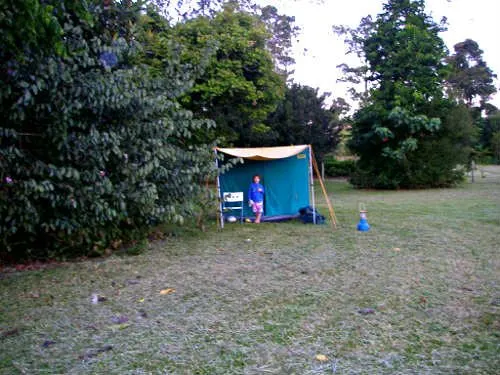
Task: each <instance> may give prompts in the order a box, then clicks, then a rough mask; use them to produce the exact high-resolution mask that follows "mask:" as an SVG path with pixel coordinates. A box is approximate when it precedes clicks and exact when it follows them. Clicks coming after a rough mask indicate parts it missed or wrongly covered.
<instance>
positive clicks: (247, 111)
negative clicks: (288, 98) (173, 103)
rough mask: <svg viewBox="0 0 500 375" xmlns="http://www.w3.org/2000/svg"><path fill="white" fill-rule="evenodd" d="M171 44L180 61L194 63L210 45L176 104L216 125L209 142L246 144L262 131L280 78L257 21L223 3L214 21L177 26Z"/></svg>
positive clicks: (280, 90) (202, 19)
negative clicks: (196, 75)
mask: <svg viewBox="0 0 500 375" xmlns="http://www.w3.org/2000/svg"><path fill="white" fill-rule="evenodd" d="M174 33H175V38H176V41H177V42H178V43H179V44H180V45H182V46H184V47H185V49H184V51H183V60H184V61H185V62H186V63H191V64H194V65H196V64H197V63H198V62H199V61H200V60H201V59H202V56H204V53H205V51H206V49H207V48H208V47H210V46H213V45H214V44H215V46H216V52H215V53H214V54H212V55H211V56H210V58H209V61H208V65H207V67H206V68H205V71H204V73H203V74H202V75H201V76H200V77H199V78H197V79H196V81H195V83H194V86H193V88H192V89H191V90H190V91H189V92H188V94H187V95H185V96H184V98H183V100H182V104H183V105H184V106H185V107H186V108H188V109H189V110H191V111H193V113H195V114H196V115H198V116H203V117H207V118H209V119H212V120H214V121H215V122H216V124H217V128H216V133H215V134H208V135H207V134H205V137H209V139H214V138H215V137H218V136H223V137H224V138H225V141H226V144H234V145H238V146H245V145H250V144H252V143H253V142H255V140H256V139H258V138H259V137H260V135H261V133H265V132H267V131H268V130H269V129H267V128H266V127H265V126H264V125H263V121H264V120H265V119H266V117H267V115H268V114H269V113H270V112H272V111H273V110H274V109H275V108H276V105H277V103H278V101H279V100H280V99H281V98H282V96H283V91H284V86H285V84H284V79H283V78H282V77H281V76H280V75H279V74H278V73H276V72H275V70H274V64H273V59H272V56H271V54H270V52H269V51H268V50H267V49H266V45H267V42H268V40H269V38H270V35H269V34H268V32H267V28H266V25H265V24H264V23H263V22H262V21H261V20H260V19H259V17H257V16H255V15H252V14H250V13H248V12H245V11H239V10H238V9H237V8H235V6H234V5H232V4H229V5H226V6H225V7H224V9H223V11H222V12H220V13H217V14H216V15H215V16H214V18H208V17H198V18H195V19H192V20H188V21H186V22H185V23H182V24H178V25H177V26H176V27H175V30H174Z"/></svg>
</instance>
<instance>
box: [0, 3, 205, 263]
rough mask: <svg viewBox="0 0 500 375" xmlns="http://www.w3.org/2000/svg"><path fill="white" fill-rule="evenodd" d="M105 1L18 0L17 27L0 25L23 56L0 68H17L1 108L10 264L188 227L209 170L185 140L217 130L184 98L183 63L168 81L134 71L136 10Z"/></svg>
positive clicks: (12, 6) (1, 186)
mask: <svg viewBox="0 0 500 375" xmlns="http://www.w3.org/2000/svg"><path fill="white" fill-rule="evenodd" d="M101 5H102V4H101V2H98V3H97V2H96V3H90V2H89V3H87V2H73V1H69V0H67V1H59V0H58V1H55V0H53V1H49V0H44V1H43V2H42V1H37V2H34V1H33V0H19V1H15V2H14V1H12V2H10V3H9V4H7V6H4V7H2V8H0V19H1V20H7V18H9V17H11V18H12V19H9V20H8V21H7V22H11V24H12V25H15V27H14V26H12V27H11V29H8V30H7V31H5V30H4V29H3V28H2V32H4V33H5V34H6V38H5V39H2V43H3V44H4V45H2V48H0V50H1V51H7V50H6V49H5V48H4V46H5V43H7V45H9V43H11V44H16V45H17V48H18V49H17V50H11V49H9V50H8V52H2V55H1V58H2V60H1V61H0V64H2V67H10V69H11V70H10V71H9V70H7V75H8V77H7V78H8V79H6V80H4V81H2V85H3V86H2V100H1V102H0V179H1V182H0V238H1V240H0V241H1V242H0V247H1V249H2V252H1V254H0V256H2V257H7V256H10V257H17V258H21V257H27V256H47V255H49V256H50V255H52V256H53V255H61V256H67V255H74V254H89V252H92V251H94V252H99V251H101V250H102V249H104V248H105V247H106V246H107V245H108V244H109V242H110V241H111V240H113V239H117V238H123V239H126V238H130V236H131V235H133V234H134V233H135V234H137V235H141V234H144V231H145V230H147V228H148V227H149V226H151V225H154V224H157V223H160V222H164V221H181V220H182V219H183V217H184V216H185V215H186V214H187V213H188V212H189V210H190V208H191V206H192V201H193V199H194V198H195V197H196V196H197V195H198V193H199V191H200V189H201V184H199V182H200V181H201V179H202V178H204V177H205V176H206V175H207V174H210V173H211V172H213V167H212V164H213V163H212V160H211V155H210V147H209V146H204V147H202V146H200V147H188V146H185V144H184V140H185V139H188V138H189V137H190V135H191V134H192V132H194V131H198V130H199V129H200V128H201V127H206V126H211V123H209V122H206V121H201V120H195V119H194V118H193V116H192V114H191V113H190V112H188V111H186V110H184V109H182V108H181V107H180V106H179V104H178V103H177V102H176V98H178V97H179V95H182V94H183V93H184V92H185V90H187V89H188V88H189V87H190V85H189V82H188V81H184V80H183V79H182V78H183V75H182V72H184V71H185V70H186V67H184V68H183V67H182V66H181V64H180V58H179V57H178V58H177V60H175V59H172V60H171V61H170V65H169V66H170V68H171V69H166V68H165V71H164V74H163V76H162V77H158V76H155V75H154V74H153V72H152V70H151V69H150V68H149V67H147V66H140V65H136V64H134V61H136V54H137V53H138V50H139V48H140V46H138V45H137V44H136V43H135V42H134V38H130V39H128V36H129V34H128V32H129V31H130V30H131V29H133V28H131V27H130V26H128V27H127V25H130V24H129V22H130V19H131V18H130V16H131V15H130V14H127V12H131V11H133V9H135V8H133V7H132V6H131V4H128V3H127V2H124V3H123V4H118V5H117V6H118V8H113V7H114V6H115V5H114V4H113V3H111V2H107V4H104V7H103V6H101ZM122 6H124V7H125V8H121V7H122ZM18 10H22V11H20V12H17V11H18ZM121 10H126V12H122V11H121ZM14 11H15V12H14ZM120 14H122V15H124V16H123V17H124V18H122V17H121V16H119V15H120ZM107 15H109V16H110V17H109V18H108V17H107ZM114 15H117V16H116V17H115V16H114ZM17 17H21V19H18V18H17ZM134 17H135V19H136V18H137V17H139V14H136V15H135V16H134ZM24 18H26V19H24ZM103 29H110V30H118V32H117V33H110V34H106V33H103V32H102V31H103ZM34 30H35V31H34ZM120 30H121V31H120ZM37 41H45V43H38V42H37ZM18 51H22V52H18ZM26 52H28V53H26ZM23 54H24V56H23ZM2 71H3V69H2Z"/></svg>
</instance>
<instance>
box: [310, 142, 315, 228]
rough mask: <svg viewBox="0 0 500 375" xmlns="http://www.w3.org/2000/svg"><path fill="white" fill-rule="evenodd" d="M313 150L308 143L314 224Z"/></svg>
mask: <svg viewBox="0 0 500 375" xmlns="http://www.w3.org/2000/svg"><path fill="white" fill-rule="evenodd" d="M312 161H313V152H312V146H311V145H309V175H310V176H311V178H310V181H309V183H310V184H311V200H312V206H313V223H314V224H316V198H315V196H314V195H315V194H314V172H313V162H312Z"/></svg>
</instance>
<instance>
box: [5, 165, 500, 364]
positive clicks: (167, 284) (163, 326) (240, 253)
mask: <svg viewBox="0 0 500 375" xmlns="http://www.w3.org/2000/svg"><path fill="white" fill-rule="evenodd" d="M485 173H486V177H485V178H478V179H477V182H476V183H475V184H470V183H466V184H464V185H463V186H462V187H459V188H456V189H433V190H418V191H395V192H394V191H393V192H379V191H357V190H354V189H352V188H350V187H349V185H348V184H347V183H346V182H344V181H339V180H332V181H328V182H327V188H328V190H329V193H330V194H331V198H332V201H333V203H334V206H335V210H336V214H337V218H338V220H339V222H340V227H339V229H338V230H337V231H335V232H332V230H331V229H330V227H329V226H327V225H324V226H312V225H303V224H299V223H281V224H262V225H253V224H245V225H240V224H232V225H228V226H227V227H226V229H225V230H224V231H223V232H221V233H218V232H217V231H216V230H215V228H214V227H212V229H211V230H210V231H208V232H207V233H201V232H198V231H196V230H193V229H184V230H180V231H179V235H178V236H175V237H171V238H168V239H166V240H165V241H163V242H157V243H154V244H151V245H150V248H149V249H148V250H147V251H146V252H144V253H142V254H139V255H137V256H112V257H109V258H105V259H98V260H93V261H85V262H73V263H66V264H63V265H62V266H60V267H56V268H47V269H44V270H39V271H27V272H5V273H3V274H0V300H1V301H2V303H1V305H0V373H1V374H96V373H97V374H99V373H102V374H263V373H266V374H294V373H295V374H332V373H339V374H395V373H396V374H420V373H432V374H495V373H497V372H498V369H499V368H500V286H499V283H500V256H499V245H498V242H499V239H500V168H498V167H489V168H486V169H485ZM318 191H319V189H318ZM318 201H319V202H322V198H321V196H320V195H319V194H318ZM359 203H363V204H365V205H366V207H367V209H368V219H369V222H370V224H371V225H372V229H371V231H370V232H367V233H361V232H357V231H356V230H355V226H356V223H357V221H358V220H359V213H358V205H359ZM320 211H321V212H322V213H326V212H327V211H326V206H325V205H322V206H320ZM248 239H250V241H248ZM166 288H174V289H175V293H172V294H167V295H160V291H161V290H162V289H166ZM94 293H96V294H99V295H102V296H105V297H106V300H105V301H103V302H99V303H98V304H92V303H91V298H92V294H94ZM366 308H371V309H373V310H374V311H375V313H374V314H366V315H363V314H360V313H359V310H360V309H366ZM120 317H121V318H122V321H123V320H126V322H121V323H117V319H118V318H120ZM125 318H126V319H125ZM13 329H17V331H15V332H14V333H12V332H10V334H9V331H11V330H13ZM47 340H50V341H51V342H53V343H51V344H49V345H48V346H47V345H46V346H47V347H44V345H43V344H44V342H46V341H47ZM109 346H111V349H110V350H109ZM106 348H107V349H106ZM317 354H324V355H326V356H327V357H328V361H326V362H319V361H317V360H315V356H316V355H317Z"/></svg>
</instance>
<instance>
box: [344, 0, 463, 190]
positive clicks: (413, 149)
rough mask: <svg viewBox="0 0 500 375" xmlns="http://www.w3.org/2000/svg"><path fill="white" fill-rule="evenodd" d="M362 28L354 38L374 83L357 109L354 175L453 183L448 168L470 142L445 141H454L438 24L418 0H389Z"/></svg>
mask: <svg viewBox="0 0 500 375" xmlns="http://www.w3.org/2000/svg"><path fill="white" fill-rule="evenodd" d="M360 27H361V30H362V32H361V33H360V32H359V30H358V33H357V34H354V35H352V37H355V38H357V39H353V43H354V44H353V45H357V46H359V47H360V50H359V51H360V52H361V56H362V57H363V58H364V59H365V61H366V67H365V69H364V71H365V72H366V80H367V82H369V83H370V86H371V89H370V91H369V97H368V99H367V101H366V102H365V104H364V106H363V107H362V108H361V109H360V110H359V111H357V112H356V114H355V116H354V124H353V130H352V140H351V142H350V147H351V149H352V150H353V151H354V152H356V153H357V154H358V155H359V157H360V159H359V162H358V166H359V170H358V172H357V174H355V175H354V176H353V178H352V180H351V182H352V183H353V184H355V185H357V186H367V187H377V188H398V187H423V186H446V185H450V184H453V183H455V182H456V181H458V180H459V179H460V177H461V176H459V175H457V174H455V173H454V172H453V168H454V167H455V165H456V163H458V162H460V161H462V160H463V157H464V155H466V154H467V150H468V149H467V147H465V146H463V147H458V148H456V147H454V146H453V147H444V144H453V145H454V143H453V142H454V141H453V138H450V134H451V133H450V132H449V131H448V130H447V127H448V126H453V125H452V124H449V123H447V120H446V118H447V113H448V111H450V110H451V109H452V106H450V104H449V103H447V102H446V100H445V99H444V98H443V85H442V81H443V77H444V69H443V68H444V67H443V60H444V58H445V57H446V48H445V45H444V42H443V40H442V39H441V38H440V37H439V35H438V34H439V32H440V31H442V30H443V26H442V25H439V24H437V23H435V22H434V21H433V20H432V19H431V18H430V17H429V16H427V15H426V13H425V9H424V1H423V0H388V1H387V3H386V4H385V5H384V12H383V13H381V14H379V15H378V16H377V18H376V20H374V21H370V22H366V19H365V22H363V24H362V25H361V26H360ZM444 123H446V126H445V125H444ZM469 127H470V124H469ZM457 129H458V128H457ZM466 134H469V132H468V131H464V133H463V134H460V135H459V136H460V137H461V136H462V135H464V136H465V135H466ZM441 142H442V145H443V147H442V148H441V147H440V146H439V145H440V144H441ZM430 145H433V146H432V147H430ZM422 150H425V152H423V151H422ZM438 150H439V152H438ZM444 152H445V153H446V158H448V159H449V161H448V162H446V163H442V162H441V160H442V159H443V158H444V155H443V153H444ZM428 170H432V171H433V172H432V173H426V172H425V171H428Z"/></svg>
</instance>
